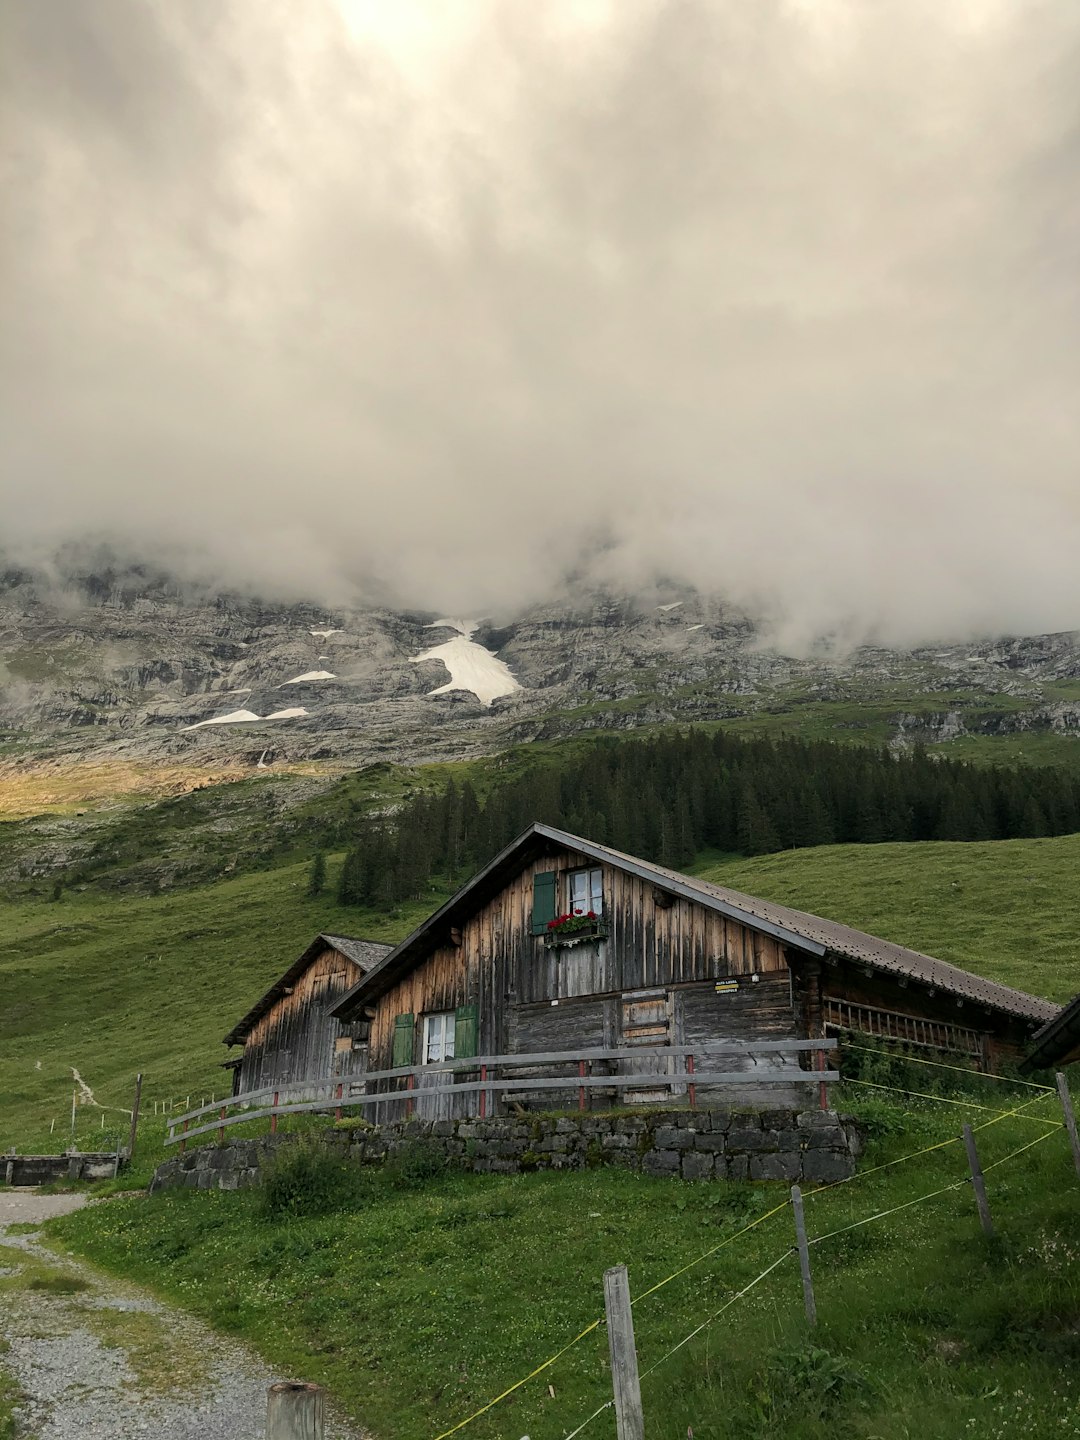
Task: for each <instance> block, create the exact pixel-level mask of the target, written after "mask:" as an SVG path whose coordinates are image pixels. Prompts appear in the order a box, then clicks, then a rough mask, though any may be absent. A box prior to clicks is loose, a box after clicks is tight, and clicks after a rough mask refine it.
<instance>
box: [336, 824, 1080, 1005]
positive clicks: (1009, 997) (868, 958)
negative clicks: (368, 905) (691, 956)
mask: <svg viewBox="0 0 1080 1440" xmlns="http://www.w3.org/2000/svg"><path fill="white" fill-rule="evenodd" d="M561 848H564V849H568V850H574V851H576V852H577V853H578V854H580V855H583V856H585V857H586V858H588V859H592V860H596V861H597V862H599V863H601V864H607V865H614V866H616V867H617V868H618V869H620V870H623V871H625V872H627V873H628V874H632V875H637V876H638V877H639V878H641V879H644V880H647V881H650V882H651V883H652V884H654V885H655V886H656V887H657V888H658V889H660V890H663V891H665V892H666V893H668V894H672V895H678V896H681V897H682V898H683V899H686V900H693V901H695V902H696V903H697V904H700V905H705V906H707V907H708V908H709V909H710V910H715V911H717V912H719V913H720V914H722V915H726V916H728V917H729V918H730V919H732V920H735V921H737V922H739V923H740V924H744V925H747V926H748V927H749V928H750V929H753V930H759V931H762V932H763V933H765V934H767V935H772V936H773V937H774V938H775V939H777V940H780V941H781V942H782V943H783V944H785V945H787V946H789V947H791V948H792V949H796V950H801V951H802V952H803V953H804V954H808V955H814V956H818V957H821V956H824V955H836V956H840V957H843V958H844V959H848V960H852V961H855V962H857V963H861V964H863V965H866V966H869V967H870V968H872V969H875V970H882V971H885V972H887V973H889V974H892V975H898V976H903V977H906V978H908V979H912V980H916V981H918V982H920V983H921V984H924V985H927V986H930V987H933V988H934V989H939V990H944V991H947V992H948V993H950V994H953V995H956V996H958V997H960V998H962V999H964V1000H970V1001H971V1002H972V1003H975V1004H978V1005H983V1006H985V1007H987V1008H988V1009H991V1010H998V1011H1001V1012H1003V1013H1004V1014H1007V1015H1014V1016H1018V1017H1020V1018H1022V1019H1024V1020H1029V1021H1035V1022H1038V1023H1040V1024H1041V1023H1043V1022H1045V1021H1047V1020H1050V1019H1052V1018H1053V1017H1054V1016H1055V1015H1057V1013H1058V1009H1059V1007H1058V1006H1057V1005H1054V1004H1053V1003H1052V1002H1051V1001H1049V1000H1040V999H1039V998H1038V997H1037V996H1034V995H1028V994H1025V993H1024V991H1022V990H1013V989H1011V988H1010V987H1009V986H1007V985H999V984H997V983H996V982H995V981H993V980H984V979H983V978H982V976H980V975H973V974H972V973H971V972H970V971H968V970H961V969H960V968H959V966H957V965H950V964H949V963H948V962H947V961H945V960H935V959H934V958H933V957H932V956H930V955H923V954H920V952H919V951H917V950H908V949H907V948H906V947H905V946H903V945H895V944H893V943H892V942H891V941H889V940H879V939H878V938H877V936H875V935H867V934H865V933H864V932H863V931H862V930H854V929H852V928H851V927H850V926H849V925H841V924H839V923H838V922H837V921H835V920H825V919H823V918H822V917H821V916H820V915H811V914H809V913H807V912H806V911H803V910H794V909H792V908H791V907H790V906H787V905H777V904H774V903H773V902H772V901H771V900H759V899H757V898H755V897H754V896H752V895H744V894H743V893H742V892H741V891H738V890H729V889H727V887H725V886H723V885H714V884H713V883H712V882H711V881H709V880H700V879H698V878H697V877H696V876H693V875H683V874H681V873H680V872H679V871H677V870H668V869H667V868H666V867H665V866H662V865H653V864H650V863H649V862H648V861H645V860H639V859H637V858H636V856H633V855H626V854H624V853H623V852H622V851H621V850H612V849H611V848H610V847H609V846H607V845H597V844H595V843H594V842H593V841H592V840H586V839H584V838H583V837H582V836H580V835H571V834H569V833H568V832H567V831H565V830H557V829H556V828H555V827H554V826H551V825H541V824H539V823H537V824H534V825H530V827H529V828H528V830H526V831H525V832H524V833H523V834H522V835H519V836H518V838H517V839H516V840H513V841H511V843H510V844H509V845H507V846H506V848H505V849H503V850H501V851H500V852H499V854H498V855H496V856H495V858H494V860H492V861H490V862H489V864H487V865H486V866H485V867H484V868H483V869H482V870H481V871H480V872H479V874H477V875H475V876H474V877H473V879H472V880H470V881H468V882H467V883H466V884H465V885H463V886H462V888H461V889H460V890H459V891H458V892H457V894H456V895H453V896H451V898H450V899H449V900H448V901H447V902H446V904H445V905H443V906H442V907H441V908H440V909H438V910H436V911H435V913H434V914H433V915H431V916H430V917H429V918H428V919H427V920H425V921H424V922H423V924H422V925H420V926H418V927H417V929H416V930H414V931H413V932H412V934H411V935H409V936H407V937H406V938H405V939H404V940H403V941H402V942H401V943H400V945H398V946H396V947H395V948H394V949H393V950H391V951H390V952H389V954H387V955H386V957H385V958H384V959H383V960H382V961H381V962H380V963H379V964H378V965H376V966H375V968H374V969H373V970H370V971H369V972H368V973H367V974H366V975H364V976H363V978H362V979H360V980H359V981H358V982H357V983H356V984H355V985H354V986H353V987H352V989H351V990H349V991H347V992H346V994H345V995H344V996H342V998H341V1000H339V1001H338V1003H337V1005H336V1006H335V1007H334V1009H333V1010H332V1012H331V1013H332V1014H333V1015H334V1016H336V1017H337V1018H338V1019H340V1020H347V1019H349V1018H350V1016H351V1012H352V1011H353V1009H354V1007H356V1006H358V1005H359V1004H361V1003H369V1002H370V1001H372V1000H374V999H377V998H378V996H380V995H382V994H384V993H385V992H386V991H387V990H388V989H389V988H390V986H391V985H393V984H395V983H396V982H397V980H399V979H400V978H401V977H402V976H403V975H405V974H407V973H408V972H409V971H410V970H411V969H412V968H413V967H414V966H415V965H417V964H419V962H420V961H421V960H422V959H423V958H424V957H425V956H426V955H427V954H429V953H430V952H431V951H432V950H433V949H435V948H436V947H437V946H438V945H440V944H442V943H444V941H445V937H446V934H447V931H448V929H449V928H450V927H451V926H452V925H456V924H458V923H459V922H460V921H461V920H462V919H463V918H465V917H466V916H467V915H469V914H471V913H472V912H473V911H474V910H475V909H476V908H477V907H478V906H480V905H482V904H484V903H486V901H487V900H489V899H491V898H492V897H493V896H494V895H495V894H497V893H498V891H499V890H500V889H501V888H502V886H503V885H504V884H505V883H506V882H507V880H508V879H509V878H510V877H511V876H512V875H513V874H514V873H515V872H516V871H517V870H518V869H519V868H520V867H521V865H522V864H524V863H527V862H528V861H529V860H531V859H535V858H536V857H537V856H538V855H542V854H543V853H545V851H548V852H550V851H551V850H554V849H561Z"/></svg>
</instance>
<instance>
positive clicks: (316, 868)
mask: <svg viewBox="0 0 1080 1440" xmlns="http://www.w3.org/2000/svg"><path fill="white" fill-rule="evenodd" d="M325 889H326V856H325V855H324V854H323V852H322V851H321V850H316V851H315V855H314V858H313V859H312V862H311V869H310V870H309V871H308V882H307V893H308V895H309V896H310V897H311V898H312V899H314V897H315V896H316V895H321V894H322V892H323V891H324V890H325Z"/></svg>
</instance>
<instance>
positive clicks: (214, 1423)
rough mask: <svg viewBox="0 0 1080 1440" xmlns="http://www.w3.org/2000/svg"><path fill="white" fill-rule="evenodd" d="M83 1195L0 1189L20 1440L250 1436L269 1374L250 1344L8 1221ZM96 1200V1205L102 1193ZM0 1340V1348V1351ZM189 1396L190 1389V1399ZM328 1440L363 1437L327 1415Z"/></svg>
mask: <svg viewBox="0 0 1080 1440" xmlns="http://www.w3.org/2000/svg"><path fill="white" fill-rule="evenodd" d="M85 1200H86V1197H85V1196H84V1195H78V1194H68V1195H39V1194H38V1193H37V1192H36V1191H33V1190H26V1191H23V1190H8V1191H0V1287H2V1288H0V1337H2V1339H3V1340H6V1342H7V1345H8V1347H9V1348H8V1349H7V1350H6V1352H5V1353H3V1355H2V1357H0V1360H2V1364H3V1366H4V1368H5V1369H6V1370H7V1371H8V1372H9V1373H10V1374H11V1375H12V1376H13V1377H14V1379H15V1380H16V1382H17V1383H18V1385H19V1387H20V1388H21V1390H22V1392H23V1394H24V1397H25V1398H24V1400H23V1401H22V1403H21V1406H20V1408H19V1411H18V1419H19V1423H20V1425H21V1427H22V1428H21V1430H20V1432H19V1433H20V1435H25V1436H26V1437H28V1440H142V1437H146V1436H153V1437H154V1440H260V1437H265V1434H266V1428H265V1422H266V1391H267V1387H268V1386H270V1385H272V1384H273V1383H274V1382H275V1381H277V1380H282V1379H287V1378H288V1379H292V1378H295V1377H292V1376H288V1377H286V1376H281V1375H275V1374H273V1373H272V1372H271V1371H269V1370H268V1369H267V1368H266V1366H265V1364H264V1363H263V1362H262V1361H261V1360H260V1359H259V1358H258V1357H257V1356H255V1355H253V1354H252V1352H251V1351H249V1350H247V1349H246V1348H245V1347H244V1346H242V1345H241V1344H239V1343H238V1342H237V1341H235V1340H230V1339H227V1338H225V1337H223V1336H221V1335H219V1334H217V1333H216V1332H213V1331H211V1330H209V1329H208V1327H206V1326H205V1325H203V1324H202V1323H201V1322H199V1321H198V1320H195V1319H193V1318H192V1317H191V1316H189V1315H185V1314H184V1313H183V1312H181V1311H177V1310H174V1309H172V1308H171V1307H169V1306H166V1305H163V1304H161V1302H160V1301H158V1300H155V1299H154V1298H153V1297H152V1296H150V1295H147V1294H146V1292H145V1291H141V1290H139V1289H137V1288H136V1287H135V1286H132V1285H128V1284H126V1283H124V1282H122V1281H118V1280H114V1279H112V1278H111V1277H109V1276H105V1275H103V1274H101V1273H100V1272H99V1271H97V1270H94V1269H92V1268H91V1267H90V1266H88V1265H85V1264H82V1263H80V1262H79V1261H77V1260H74V1259H72V1258H71V1257H69V1256H66V1255H57V1254H55V1253H54V1252H53V1251H51V1250H47V1249H45V1248H44V1247H43V1246H41V1245H40V1244H39V1243H38V1241H37V1235H36V1233H26V1234H17V1235H12V1234H10V1233H9V1232H8V1226H10V1225H13V1224H25V1223H27V1222H29V1223H33V1224H38V1223H40V1222H43V1221H45V1220H48V1219H51V1218H52V1217H53V1216H54V1215H63V1214H66V1213H67V1212H68V1211H70V1210H77V1209H78V1208H79V1207H80V1206H81V1205H83V1204H84V1203H85ZM105 1203H107V1202H105ZM3 1349H4V1347H3V1346H2V1345H0V1351H2V1350H3ZM189 1397H194V1398H193V1399H192V1398H189ZM327 1440H364V1437H363V1436H362V1434H361V1432H360V1431H357V1430H351V1429H348V1428H346V1427H345V1426H343V1425H342V1424H341V1423H339V1422H337V1421H334V1420H331V1421H330V1422H329V1423H328V1426H327Z"/></svg>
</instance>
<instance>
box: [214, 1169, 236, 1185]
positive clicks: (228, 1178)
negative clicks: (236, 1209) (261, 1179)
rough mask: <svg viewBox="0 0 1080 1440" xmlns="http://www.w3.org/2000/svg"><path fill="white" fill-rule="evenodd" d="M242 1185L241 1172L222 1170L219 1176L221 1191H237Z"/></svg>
mask: <svg viewBox="0 0 1080 1440" xmlns="http://www.w3.org/2000/svg"><path fill="white" fill-rule="evenodd" d="M239 1185H240V1171H239V1170H222V1171H221V1173H220V1175H219V1176H218V1188H219V1189H221V1190H236V1189H238V1188H239Z"/></svg>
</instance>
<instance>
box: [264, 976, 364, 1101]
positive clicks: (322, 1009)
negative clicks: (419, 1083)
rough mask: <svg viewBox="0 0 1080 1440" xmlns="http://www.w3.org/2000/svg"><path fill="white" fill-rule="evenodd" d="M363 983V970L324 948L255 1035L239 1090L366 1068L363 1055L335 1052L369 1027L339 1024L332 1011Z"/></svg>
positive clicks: (279, 1001)
mask: <svg viewBox="0 0 1080 1440" xmlns="http://www.w3.org/2000/svg"><path fill="white" fill-rule="evenodd" d="M359 978H360V967H359V966H358V965H357V964H356V963H355V962H354V961H352V960H349V959H347V958H346V957H345V956H344V955H341V954H340V953H339V952H338V951H337V950H331V949H326V950H323V951H322V953H321V954H319V955H317V956H316V958H315V959H314V960H313V961H312V962H311V964H310V965H309V966H308V968H307V969H306V970H305V971H304V973H303V975H302V976H301V977H300V979H299V980H297V981H296V983H295V984H294V986H293V992H292V994H291V995H283V996H282V997H281V999H280V1000H278V1001H277V1002H276V1003H275V1004H274V1005H273V1007H272V1008H271V1009H270V1010H268V1011H267V1013H266V1014H265V1015H264V1016H263V1017H262V1019H261V1020H259V1021H258V1022H257V1023H256V1024H255V1025H254V1027H253V1028H252V1030H251V1033H250V1035H249V1036H248V1039H247V1043H246V1045H245V1047H244V1058H243V1062H242V1064H241V1067H240V1089H241V1090H259V1089H262V1088H263V1087H264V1086H267V1085H279V1084H280V1085H289V1084H296V1083H297V1082H298V1081H303V1080H309V1079H310V1080H321V1079H325V1078H326V1077H327V1076H329V1075H331V1074H336V1073H340V1074H355V1073H357V1072H358V1071H359V1070H362V1069H363V1068H364V1063H365V1053H364V1051H363V1050H359V1051H356V1052H354V1051H353V1050H352V1049H351V1048H350V1049H349V1051H348V1053H347V1054H346V1053H343V1052H338V1051H336V1042H337V1041H338V1040H339V1039H345V1040H350V1041H351V1040H352V1038H353V1037H354V1036H356V1035H359V1034H360V1033H362V1030H363V1029H364V1028H365V1027H363V1026H359V1025H340V1024H339V1023H338V1022H337V1021H336V1020H334V1019H331V1017H330V1014H329V1011H330V1008H331V1006H332V1005H335V1004H336V1003H337V1002H338V1000H340V999H341V997H342V995H344V993H345V991H346V990H348V989H349V988H350V987H351V986H353V985H355V983H356V982H357V980H359Z"/></svg>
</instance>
